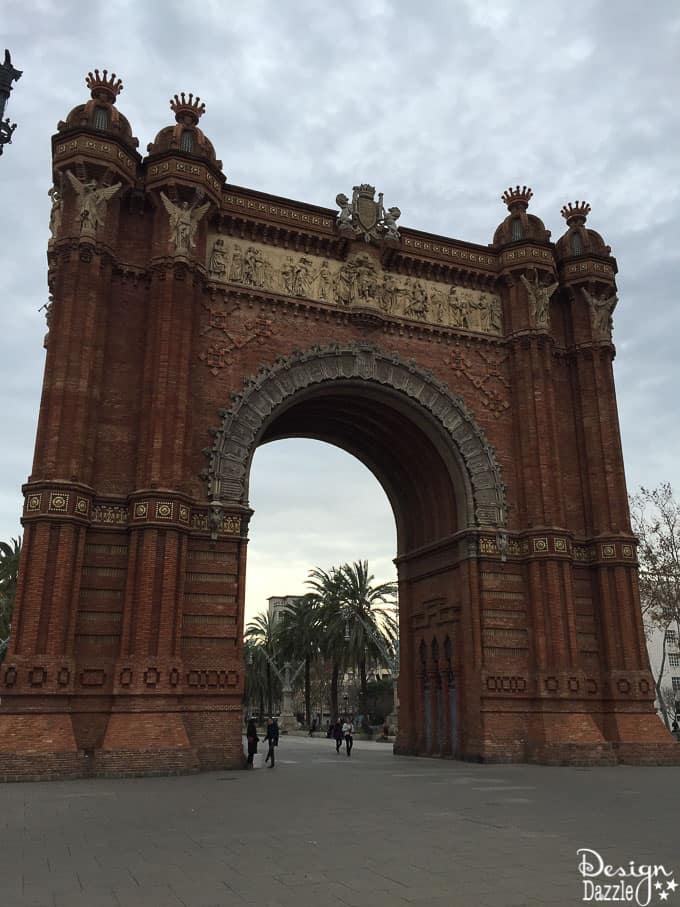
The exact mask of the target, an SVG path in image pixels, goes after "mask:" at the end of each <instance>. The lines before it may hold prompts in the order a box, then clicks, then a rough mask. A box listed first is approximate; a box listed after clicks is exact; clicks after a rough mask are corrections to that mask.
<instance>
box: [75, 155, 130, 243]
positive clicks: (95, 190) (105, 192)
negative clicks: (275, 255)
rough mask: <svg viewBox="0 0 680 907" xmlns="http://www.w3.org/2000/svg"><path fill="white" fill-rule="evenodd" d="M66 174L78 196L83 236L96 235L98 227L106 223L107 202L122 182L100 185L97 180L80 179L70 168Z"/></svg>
mask: <svg viewBox="0 0 680 907" xmlns="http://www.w3.org/2000/svg"><path fill="white" fill-rule="evenodd" d="M66 176H67V177H68V179H69V182H70V183H71V185H72V186H73V188H74V189H75V191H76V194H77V196H78V207H79V210H78V218H79V220H80V234H81V236H95V235H96V233H97V227H100V226H102V225H103V224H104V219H105V217H106V204H107V202H108V201H109V200H110V199H112V198H113V196H114V195H115V194H116V192H118V190H119V189H120V187H121V185H122V184H121V183H115V184H114V185H113V186H100V185H99V183H98V182H97V181H96V180H85V181H84V182H83V181H81V180H79V179H78V177H77V176H74V175H73V174H72V173H71V171H70V170H67V171H66Z"/></svg>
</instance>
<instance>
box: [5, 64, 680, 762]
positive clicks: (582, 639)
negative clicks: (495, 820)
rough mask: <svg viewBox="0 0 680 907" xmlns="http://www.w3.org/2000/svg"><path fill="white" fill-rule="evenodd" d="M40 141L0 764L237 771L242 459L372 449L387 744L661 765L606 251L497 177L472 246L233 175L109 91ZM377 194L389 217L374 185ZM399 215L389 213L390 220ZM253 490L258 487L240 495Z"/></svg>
mask: <svg viewBox="0 0 680 907" xmlns="http://www.w3.org/2000/svg"><path fill="white" fill-rule="evenodd" d="M87 84H88V87H89V88H90V89H91V94H92V97H91V99H90V100H89V101H87V102H86V103H85V104H83V105H80V106H78V107H76V108H75V109H74V110H73V111H71V113H70V114H69V116H68V117H67V119H66V120H65V121H63V122H61V123H59V126H58V133H57V134H56V135H55V136H54V138H53V145H52V149H53V177H54V186H53V188H52V189H51V190H50V198H51V200H52V212H51V217H50V232H51V237H50V240H49V245H48V261H49V271H48V281H49V291H50V302H49V306H48V333H47V335H46V338H45V346H46V350H47V361H46V366H45V377H44V385H43V395H42V402H41V410H40V420H39V426H38V434H37V439H36V447H35V457H34V462H33V467H32V471H31V475H30V476H29V479H28V482H27V483H26V485H25V487H24V492H25V507H24V514H23V523H24V545H23V553H22V563H21V569H20V578H19V586H18V590H17V598H16V606H15V617H14V622H13V626H12V636H11V641H10V645H9V650H8V654H7V657H6V659H5V661H4V662H3V664H2V665H1V666H0V693H1V695H2V708H1V709H0V778H5V779H13V778H42V777H69V776H71V777H74V776H80V775H84V774H94V775H98V774H99V775H115V774H148V773H173V772H185V771H195V770H199V769H209V768H217V767H224V766H230V767H237V766H239V765H241V764H242V759H243V756H242V746H241V728H242V724H241V718H242V691H243V607H244V590H245V571H246V547H247V541H248V527H249V520H250V516H251V514H252V510H251V508H250V501H249V496H248V479H249V470H250V464H251V461H252V456H253V453H254V451H255V449H256V448H257V446H258V445H259V444H261V443H264V442H266V441H269V440H273V439H275V438H284V437H289V436H308V437H313V438H320V439H323V440H326V441H328V442H330V443H333V444H336V445H338V446H340V447H342V448H344V449H345V450H347V451H349V452H351V453H353V454H354V455H356V456H357V457H359V459H361V460H362V462H364V463H365V464H366V465H367V466H368V468H369V469H371V470H372V472H373V473H374V475H375V476H376V477H377V478H378V480H379V481H380V482H381V484H382V487H383V488H384V489H385V492H386V494H387V495H388V497H389V499H390V502H391V504H392V507H393V510H394V514H395V519H396V524H397V538H398V556H397V565H398V572H399V586H400V596H399V599H400V627H401V668H400V677H399V684H400V689H399V698H400V727H399V736H398V740H397V743H396V747H395V749H396V751H397V752H398V753H418V754H423V755H427V754H437V755H444V756H456V757H459V758H464V759H475V760H488V761H493V760H503V761H507V760H515V761H521V760H525V761H539V762H546V763H570V764H583V763H586V764H591V763H605V764H613V763H617V762H637V763H644V762H649V763H660V762H672V761H677V756H676V755H675V753H676V749H674V747H673V743H672V740H671V738H670V736H669V735H668V733H667V732H666V731H665V729H664V728H663V726H662V725H661V723H660V722H659V720H658V718H657V717H656V714H655V712H654V707H653V701H654V690H653V684H652V681H651V677H650V674H649V670H648V662H647V653H646V646H645V640H644V635H643V632H642V622H641V616H640V606H639V595H638V587H637V563H636V553H635V551H636V540H635V538H634V537H633V536H632V533H631V528H630V522H629V515H628V505H627V495H626V486H625V479H624V470H623V461H622V455H621V444H620V438H619V430H618V419H617V408H616V397H615V391H614V382H613V373H612V359H613V356H614V347H613V344H612V336H611V332H612V313H613V310H614V306H615V304H616V295H615V294H616V284H615V274H616V270H617V268H616V262H615V260H614V258H612V256H611V254H610V249H609V247H608V246H606V245H605V243H604V241H603V240H602V238H601V237H600V236H599V234H597V233H596V232H595V231H594V230H592V229H590V228H589V227H586V220H587V216H588V214H589V212H590V208H589V206H588V205H587V204H585V203H582V202H576V203H570V204H569V205H568V206H565V208H564V209H563V212H562V213H563V215H564V217H565V219H566V221H567V232H566V233H565V234H564V236H562V237H561V238H560V239H559V240H558V242H557V243H552V242H551V241H550V234H549V232H548V231H547V230H546V229H545V227H544V225H543V222H542V221H541V220H540V219H539V218H538V217H537V216H535V215H533V214H529V213H528V206H529V200H530V198H531V194H532V193H531V190H530V189H527V188H526V187H519V186H518V187H516V188H514V189H512V188H511V189H509V190H507V192H506V193H505V194H504V196H503V201H504V202H505V203H506V205H507V206H508V215H507V217H506V218H505V220H504V221H503V222H502V223H501V224H500V225H499V227H498V228H497V230H496V232H495V234H494V238H493V242H492V243H491V244H490V245H489V246H477V245H474V244H470V243H465V242H462V241H459V240H455V239H446V238H442V237H439V236H433V235H429V234H426V233H422V232H419V231H415V230H410V229H409V228H408V227H406V226H404V225H403V224H402V212H401V211H400V209H399V208H397V207H395V206H392V207H386V206H385V204H384V203H383V197H382V194H378V197H377V198H376V191H375V189H374V187H373V186H370V185H368V184H365V183H362V184H360V185H357V186H356V187H355V188H354V192H353V195H352V198H351V199H350V198H349V197H348V196H347V195H345V194H343V193H339V194H338V195H337V198H336V203H337V206H338V208H339V211H338V210H335V209H330V208H322V207H318V206H314V205H309V204H305V203H302V202H297V201H291V200H289V199H283V198H277V197H274V196H269V195H264V194H263V193H260V192H257V191H255V190H251V189H246V188H243V187H239V186H234V185H231V184H228V183H227V181H226V177H225V175H224V173H223V169H222V163H221V162H220V161H219V160H217V158H216V154H215V150H214V148H213V146H212V143H211V142H210V140H209V139H208V138H207V137H206V136H205V134H204V133H203V132H202V130H201V129H200V128H199V126H198V123H199V120H200V117H201V116H202V114H203V113H204V110H205V105H204V104H202V103H201V102H200V99H198V98H193V96H192V95H189V96H188V97H187V96H185V95H176V96H175V97H174V99H173V101H172V102H171V107H172V110H173V112H174V113H175V124H174V125H170V126H168V127H166V128H165V129H162V130H161V132H160V133H159V134H158V136H157V137H156V139H155V141H154V142H152V143H151V144H150V145H149V147H148V154H147V156H146V157H144V158H143V157H142V156H141V155H140V154H139V152H138V150H137V144H138V143H137V140H136V139H135V138H134V137H133V134H132V130H131V127H130V124H129V123H128V121H127V119H126V118H125V117H124V116H123V115H122V114H121V113H120V112H119V111H118V109H117V107H116V100H117V97H118V95H119V93H120V91H121V88H122V85H121V83H120V80H118V79H117V78H116V77H115V76H111V77H109V76H108V74H107V73H106V72H104V73H103V75H100V74H99V72H98V71H95V73H94V74H92V73H91V74H90V75H89V77H88V80H87ZM390 201H392V200H390ZM405 219H407V218H405ZM256 503H257V502H255V504H256Z"/></svg>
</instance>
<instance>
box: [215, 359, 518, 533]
mask: <svg viewBox="0 0 680 907" xmlns="http://www.w3.org/2000/svg"><path fill="white" fill-rule="evenodd" d="M356 380H359V381H362V382H363V381H365V382H367V383H368V384H380V385H383V386H387V387H389V388H391V389H392V390H394V391H396V392H397V393H401V394H404V395H405V396H406V397H408V398H409V399H410V400H413V401H415V402H416V403H417V404H418V405H419V406H421V407H423V409H425V410H426V411H427V412H428V413H429V415H430V416H431V417H432V418H433V419H434V420H435V422H436V423H438V424H439V426H440V429H441V430H442V431H443V432H444V433H445V434H446V435H448V437H449V438H450V440H451V442H452V445H453V447H454V449H455V451H456V452H457V454H458V456H459V458H460V460H462V462H463V464H464V466H465V471H466V474H467V477H468V482H469V487H470V488H471V490H472V496H473V512H474V522H475V523H476V525H478V526H486V527H492V526H495V527H502V526H504V525H505V515H506V513H507V507H506V503H505V486H504V485H503V482H502V480H501V473H500V468H499V466H498V463H497V462H496V459H495V453H494V450H493V448H492V447H491V446H490V445H489V444H488V442H487V440H486V438H485V437H484V434H483V432H482V431H481V429H480V428H479V426H478V425H477V424H476V422H475V420H474V418H473V417H472V415H471V414H470V412H469V411H468V409H467V407H466V406H465V404H464V403H463V401H462V400H461V399H460V398H459V397H457V396H455V395H454V394H452V393H451V391H450V390H449V389H448V387H446V386H445V385H444V384H441V383H440V382H438V381H437V380H436V379H435V378H434V376H433V375H432V373H431V372H430V371H429V370H427V369H423V368H420V367H419V366H417V365H416V364H415V363H414V362H407V361H404V360H402V359H401V358H400V357H399V356H398V355H396V354H395V353H385V352H382V351H380V350H377V349H375V348H373V347H370V346H367V345H365V344H350V345H347V346H339V345H335V344H334V345H329V346H327V347H313V348H311V349H308V350H305V351H298V352H296V353H293V354H292V355H290V356H287V357H285V358H281V359H277V360H276V361H275V362H274V364H273V365H272V366H269V367H263V368H261V369H260V370H259V371H258V373H257V375H256V376H255V377H254V378H250V379H246V380H245V381H244V390H243V391H242V392H241V393H240V394H236V395H234V397H233V398H232V400H233V403H232V407H231V408H230V409H226V410H222V411H221V416H222V425H221V427H220V429H219V430H218V431H217V432H216V433H215V443H214V445H213V447H212V448H211V449H209V451H208V454H209V457H210V465H209V468H208V470H207V471H206V473H207V476H206V477H207V479H208V483H209V488H210V494H211V497H213V499H215V498H216V499H220V500H222V501H224V502H227V501H229V502H232V503H233V502H238V503H242V504H246V503H247V501H246V500H245V498H246V494H247V490H246V489H247V471H248V466H249V463H250V459H251V457H252V455H253V453H254V450H255V447H256V446H257V443H258V441H259V438H260V437H261V436H262V433H263V431H264V429H265V426H266V424H267V422H268V420H269V417H270V416H271V415H272V413H274V412H275V411H276V409H277V408H278V407H279V406H281V405H282V404H285V403H286V401H287V400H291V399H292V398H293V397H294V396H295V395H296V394H297V393H299V392H301V391H303V390H306V389H308V388H310V387H314V386H316V385H322V384H327V383H329V382H333V381H356Z"/></svg>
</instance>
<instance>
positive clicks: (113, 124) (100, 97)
mask: <svg viewBox="0 0 680 907" xmlns="http://www.w3.org/2000/svg"><path fill="white" fill-rule="evenodd" d="M85 84H86V85H87V87H88V88H89V89H90V95H91V97H90V100H89V101H86V103H85V104H79V105H78V106H77V107H74V108H73V110H72V111H71V112H70V113H69V115H68V116H67V117H66V120H61V121H60V122H59V123H58V125H57V129H58V131H59V133H60V138H62V139H63V138H66V137H67V136H68V134H69V133H70V132H72V131H75V130H82V129H86V130H88V131H89V130H92V131H93V132H95V133H97V134H98V135H100V136H101V137H102V138H103V137H105V136H110V137H112V138H116V139H118V140H119V141H121V142H122V143H123V144H124V145H126V146H127V147H128V148H129V149H135V148H137V147H138V145H139V139H137V138H136V137H135V136H133V134H132V128H131V126H130V123H129V122H128V120H127V118H126V117H124V116H123V114H122V113H121V112H120V111H119V110H118V109H117V107H116V98H117V97H118V95H119V94H120V93H121V91H122V90H123V83H122V81H121V80H120V79H119V78H118V77H117V76H116V74H115V72H114V73H111V75H110V76H109V74H108V70H106V69H104V70H102V72H101V74H100V72H99V70H98V69H95V70H94V72H89V73H88V74H87V78H86V79H85Z"/></svg>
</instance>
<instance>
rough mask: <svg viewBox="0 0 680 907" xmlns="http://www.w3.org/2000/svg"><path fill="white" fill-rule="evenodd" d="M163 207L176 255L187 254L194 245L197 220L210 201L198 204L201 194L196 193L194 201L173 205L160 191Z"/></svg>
mask: <svg viewBox="0 0 680 907" xmlns="http://www.w3.org/2000/svg"><path fill="white" fill-rule="evenodd" d="M160 196H161V201H162V202H163V207H164V208H165V210H166V211H167V212H168V216H169V218H170V234H171V235H170V241H171V242H172V243H173V245H174V247H175V254H176V255H189V254H190V252H191V250H192V249H193V248H194V246H195V245H196V228H197V227H198V222H199V221H200V219H201V218H202V217H203V215H204V214H205V213H206V212H207V210H208V208H209V207H210V202H205V203H204V204H202V205H198V202H199V201H200V200H201V195H200V194H199V193H196V197H195V198H194V201H193V202H192V203H191V204H189V202H186V201H185V202H182V203H181V204H179V205H175V204H174V202H171V201H170V199H169V198H168V197H167V195H166V194H165V192H162V191H161V193H160Z"/></svg>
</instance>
